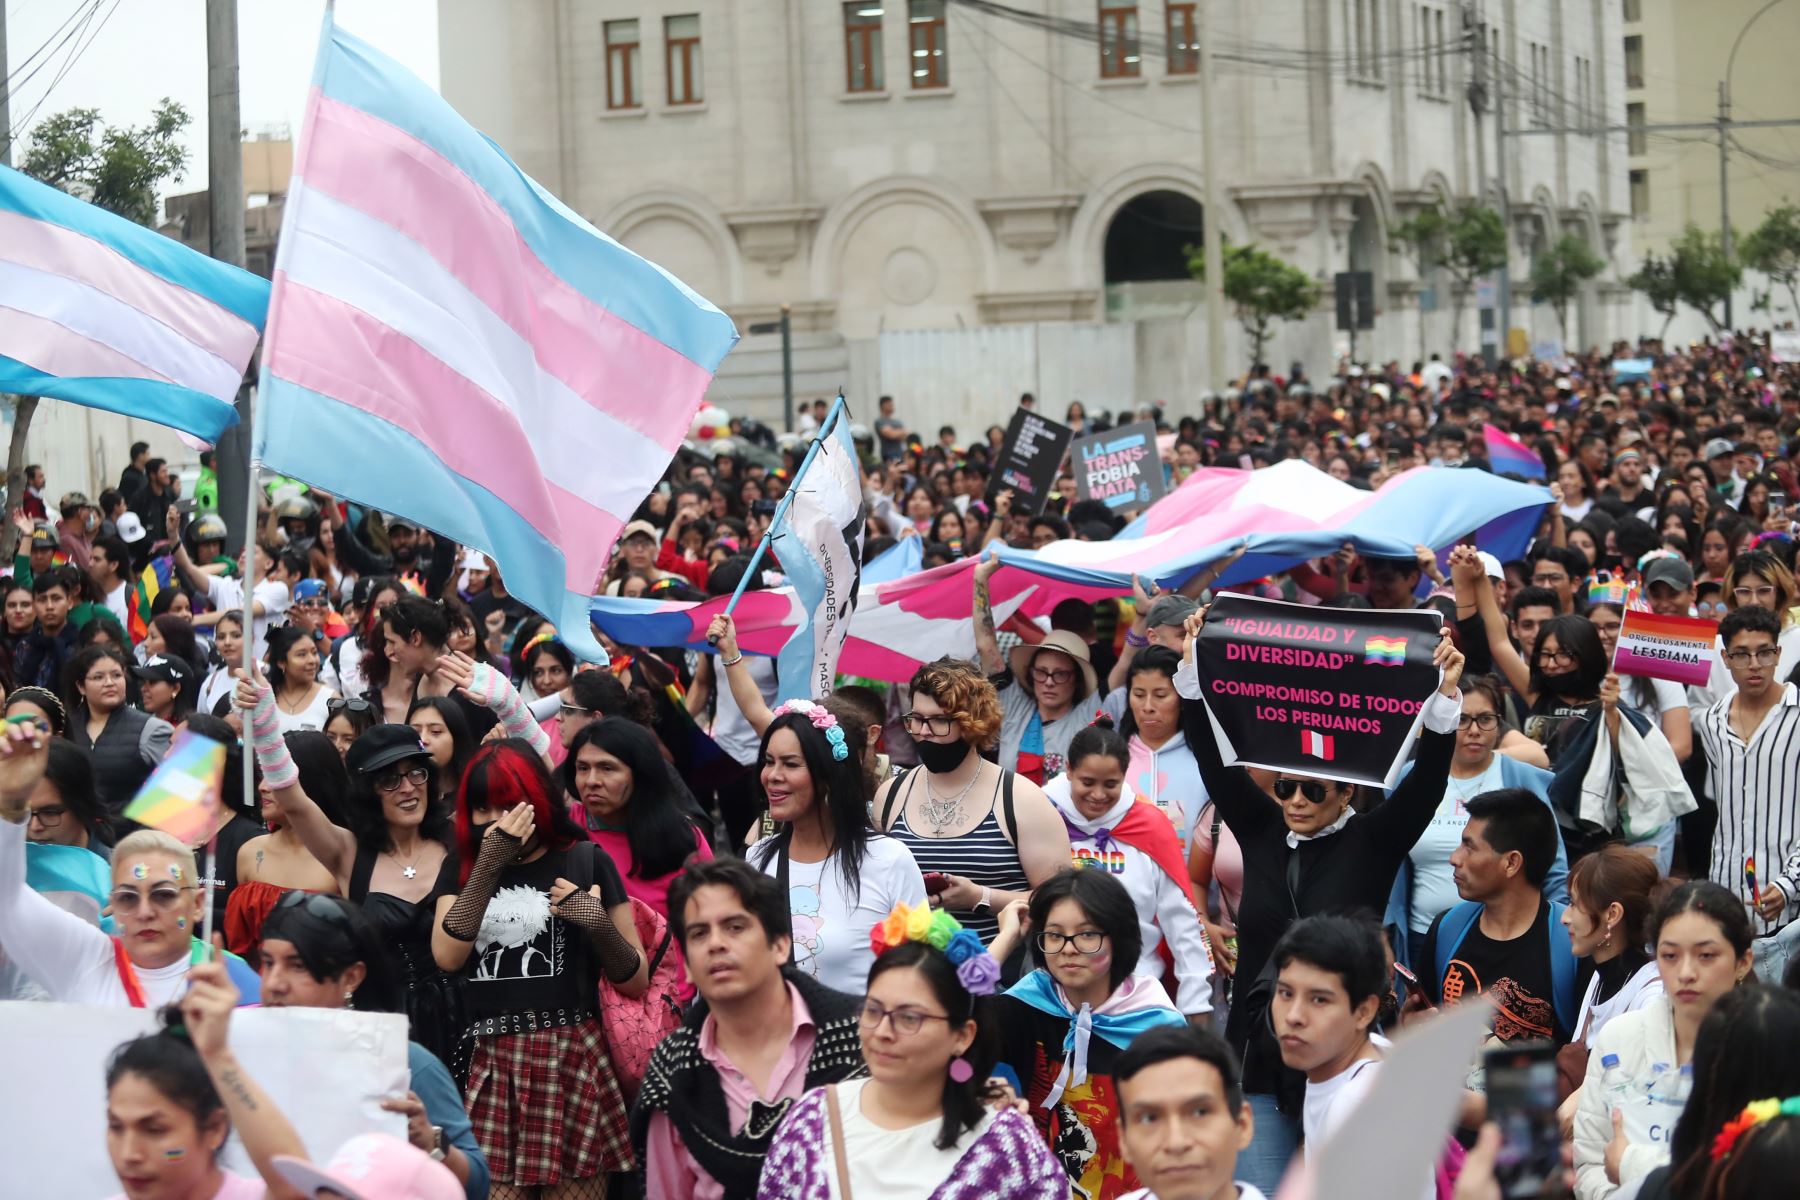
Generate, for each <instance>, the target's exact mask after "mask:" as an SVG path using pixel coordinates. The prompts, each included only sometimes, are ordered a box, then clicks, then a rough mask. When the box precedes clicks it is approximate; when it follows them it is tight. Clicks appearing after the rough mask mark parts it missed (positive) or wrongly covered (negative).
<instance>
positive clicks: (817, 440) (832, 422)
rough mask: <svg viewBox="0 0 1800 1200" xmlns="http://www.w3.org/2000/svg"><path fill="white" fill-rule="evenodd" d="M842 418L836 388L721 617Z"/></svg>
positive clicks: (740, 590) (743, 585)
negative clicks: (834, 394) (804, 455)
mask: <svg viewBox="0 0 1800 1200" xmlns="http://www.w3.org/2000/svg"><path fill="white" fill-rule="evenodd" d="M843 417H844V392H843V389H842V388H840V389H838V395H837V399H836V400H835V401H834V402H833V403H832V405H831V411H830V412H828V413H826V414H825V420H824V421H822V422H820V424H819V432H818V433H816V434H814V435H813V440H812V445H810V446H808V447H807V448H806V457H805V458H803V459H801V460H800V469H799V470H797V471H795V472H794V482H793V483H791V484H789V485H788V490H787V491H786V492H785V493H783V495H782V497H781V503H780V504H778V505H777V506H776V508H775V515H774V516H772V517H770V518H769V527H768V528H767V529H765V530H763V535H762V540H761V541H759V542H757V543H756V553H754V554H752V555H751V556H750V565H749V566H748V567H745V568H744V577H743V578H742V579H740V580H738V585H737V590H736V591H734V592H732V593H731V599H730V600H729V601H728V602H727V603H726V605H725V611H724V612H723V613H722V614H721V615H722V616H727V617H729V616H730V615H731V614H732V611H733V610H735V609H736V608H737V606H738V601H739V600H741V599H742V598H743V595H744V589H745V588H746V587H748V586H750V580H751V579H753V578H755V576H756V568H757V566H758V564H760V563H761V562H762V559H763V554H764V552H765V551H767V550H768V548H769V543H770V542H771V541H773V540H774V538H775V527H776V526H778V525H780V524H781V518H783V517H785V516H786V515H787V510H788V505H790V504H792V503H793V502H794V493H795V492H797V491H799V490H800V481H801V480H802V479H804V478H806V469H807V468H808V467H810V466H812V461H813V459H814V458H816V457H818V453H819V447H820V446H822V445H824V443H825V439H826V438H827V437H828V436H830V434H831V432H832V430H834V429H836V428H837V423H838V422H839V421H841V420H843ZM706 642H707V644H708V645H710V646H717V645H718V644H719V639H718V638H715V637H708V638H707V639H706Z"/></svg>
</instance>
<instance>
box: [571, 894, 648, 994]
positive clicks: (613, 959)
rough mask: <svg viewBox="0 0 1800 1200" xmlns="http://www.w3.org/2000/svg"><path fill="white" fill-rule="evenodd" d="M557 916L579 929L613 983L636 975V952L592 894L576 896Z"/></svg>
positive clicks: (602, 904) (603, 906)
mask: <svg viewBox="0 0 1800 1200" xmlns="http://www.w3.org/2000/svg"><path fill="white" fill-rule="evenodd" d="M556 912H557V915H558V916H560V917H561V918H562V919H563V920H565V921H567V922H568V923H569V924H571V925H574V926H576V927H577V928H579V929H580V930H581V931H582V933H583V934H585V935H586V936H587V940H588V944H589V945H591V946H592V947H593V948H594V952H595V953H597V954H598V955H599V956H600V968H601V969H602V970H603V971H605V972H606V977H607V978H608V979H610V980H611V981H612V982H614V983H623V982H625V981H626V980H627V979H630V978H631V977H632V976H633V975H636V974H637V969H638V951H637V947H636V946H633V945H632V944H631V943H630V942H629V941H627V940H626V938H625V935H624V934H622V933H620V932H619V927H618V926H617V925H614V924H613V919H612V916H611V915H610V914H609V913H608V912H607V911H606V905H605V904H604V903H602V902H601V900H600V897H598V896H596V895H594V894H593V893H592V892H576V893H574V894H572V895H570V896H569V897H567V898H566V899H564V900H563V902H562V903H561V904H558V905H557V906H556Z"/></svg>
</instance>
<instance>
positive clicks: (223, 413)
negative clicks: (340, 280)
mask: <svg viewBox="0 0 1800 1200" xmlns="http://www.w3.org/2000/svg"><path fill="white" fill-rule="evenodd" d="M268 307H269V285H268V283H267V282H265V281H264V280H261V279H258V278H257V277H256V276H254V275H252V274H250V273H249V272H248V271H242V270H239V269H238V268H237V267H233V266H229V265H227V264H225V263H222V262H218V261H217V260H215V259H211V258H208V257H207V256H206V255H204V254H201V253H200V252H199V251H197V250H190V249H188V248H187V247H186V246H183V245H182V244H181V243H180V242H177V241H175V240H174V239H173V238H167V237H164V236H163V235H162V234H160V233H157V232H156V231H155V230H153V229H146V228H144V227H143V226H142V225H139V224H137V223H136V222H135V221H129V220H126V219H125V218H124V217H121V216H117V215H116V214H114V213H110V212H107V211H105V210H104V209H101V208H96V207H95V206H94V205H92V204H89V203H87V202H86V201H83V200H77V199H76V198H75V197H73V196H70V195H67V194H65V193H63V192H60V191H58V190H57V189H56V188H53V187H51V186H50V185H48V184H45V183H39V182H38V181H37V180H35V179H32V178H31V177H30V176H28V175H23V174H21V173H19V172H18V171H15V170H13V169H12V168H10V167H4V166H0V392H17V393H19V394H21V395H26V396H52V397H55V398H56V399H58V400H67V401H69V402H70V403H71V404H84V405H87V406H88V407H89V408H103V409H106V410H107V411H108V412H116V413H121V414H123V415H125V416H128V417H140V418H142V419H144V420H147V421H154V422H156V423H157V424H159V425H168V426H170V427H172V428H174V429H176V430H179V431H181V432H184V433H189V434H193V435H195V436H196V437H200V438H204V439H205V440H207V441H209V442H210V441H216V440H217V439H218V436H219V434H220V432H221V431H223V430H224V429H225V428H226V427H228V426H230V425H232V424H234V423H235V422H236V421H237V419H238V417H237V409H236V407H235V401H236V399H237V391H238V385H239V384H240V383H242V382H243V378H244V371H245V370H246V368H247V367H248V366H249V363H250V356H251V354H252V353H253V352H254V351H255V350H256V339H257V337H258V336H259V334H260V333H261V331H262V326H263V318H264V316H265V315H266V314H267V312H268Z"/></svg>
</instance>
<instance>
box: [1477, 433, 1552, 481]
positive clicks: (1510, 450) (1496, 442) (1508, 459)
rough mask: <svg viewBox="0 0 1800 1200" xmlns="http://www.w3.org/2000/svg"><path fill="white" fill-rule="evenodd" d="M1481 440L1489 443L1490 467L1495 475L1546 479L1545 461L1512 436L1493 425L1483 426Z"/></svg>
mask: <svg viewBox="0 0 1800 1200" xmlns="http://www.w3.org/2000/svg"><path fill="white" fill-rule="evenodd" d="M1481 440H1482V441H1483V442H1485V443H1487V453H1488V465H1489V466H1491V467H1493V468H1494V474H1496V475H1518V476H1521V477H1523V478H1525V479H1543V478H1544V477H1545V475H1546V472H1545V470H1544V460H1543V459H1542V458H1540V457H1539V456H1538V454H1537V452H1536V451H1535V450H1533V449H1532V448H1531V447H1529V446H1527V445H1526V444H1525V443H1524V442H1521V441H1520V440H1519V439H1518V438H1516V437H1514V436H1513V435H1512V434H1510V433H1505V432H1502V431H1501V430H1500V429H1498V428H1496V427H1495V426H1493V425H1483V426H1482V427H1481Z"/></svg>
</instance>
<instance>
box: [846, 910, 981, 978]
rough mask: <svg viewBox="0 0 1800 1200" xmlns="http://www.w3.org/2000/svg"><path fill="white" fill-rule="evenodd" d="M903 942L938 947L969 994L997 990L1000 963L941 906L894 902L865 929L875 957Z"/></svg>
mask: <svg viewBox="0 0 1800 1200" xmlns="http://www.w3.org/2000/svg"><path fill="white" fill-rule="evenodd" d="M907 942H924V943H925V944H926V945H928V946H930V947H931V948H932V949H934V950H938V951H941V952H942V953H943V955H944V957H945V958H947V959H949V960H950V965H951V966H953V967H955V968H956V978H957V980H958V982H960V983H961V984H962V985H963V988H964V990H966V991H967V992H968V993H969V995H971V996H991V995H993V994H994V993H995V992H996V991H998V990H999V988H1000V964H999V963H997V962H995V961H994V956H993V955H991V954H989V953H988V952H987V947H986V946H984V945H983V944H982V942H981V938H980V936H979V935H977V934H976V932H975V931H974V930H973V929H964V928H963V924H962V922H961V921H958V920H957V919H956V918H955V917H953V916H951V915H950V914H949V913H947V912H945V911H944V910H943V909H941V908H939V909H933V908H932V907H931V906H930V905H929V904H921V905H919V906H918V907H916V908H915V907H912V906H909V905H907V904H904V903H901V904H896V905H894V910H893V911H892V912H890V913H889V914H888V915H887V919H886V920H884V921H882V922H881V923H880V924H879V925H877V926H875V928H873V929H871V930H869V946H870V947H871V948H872V949H873V950H874V951H875V957H877V958H880V957H881V956H882V955H883V954H885V953H886V952H887V951H889V950H892V949H893V948H894V947H895V946H901V945H904V944H906V943H907Z"/></svg>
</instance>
